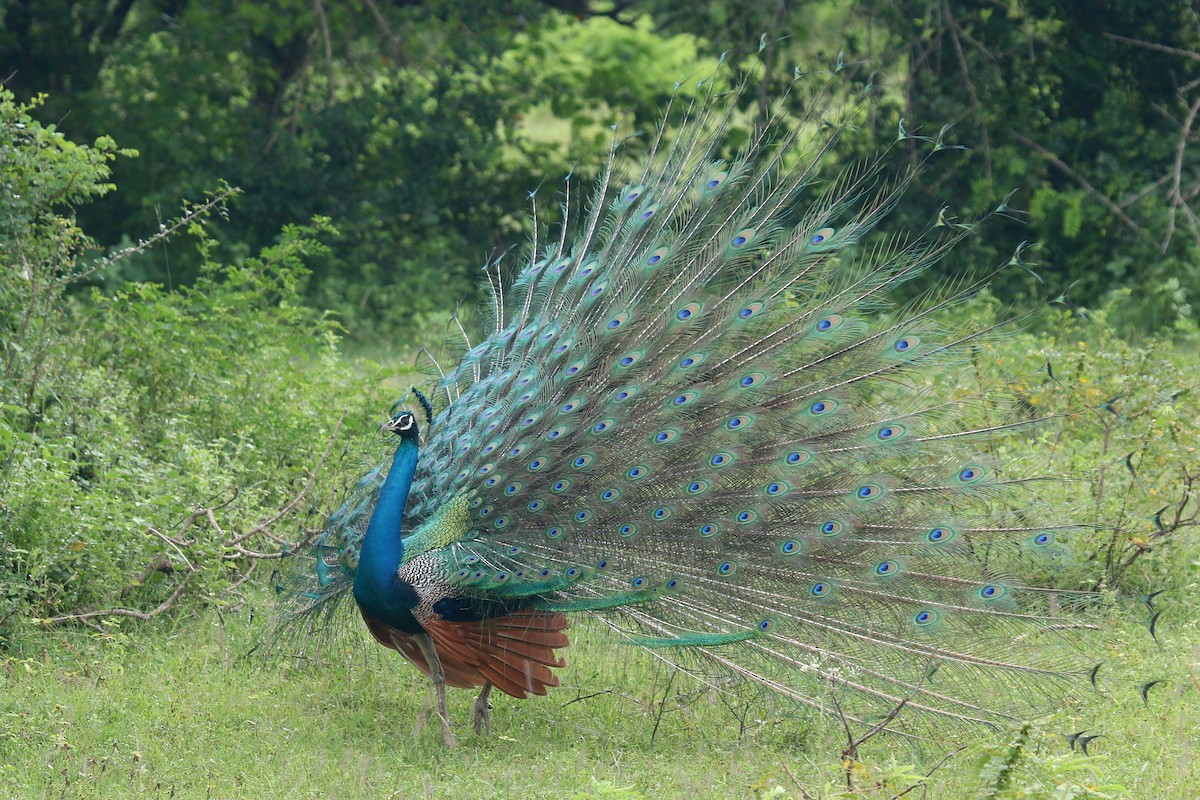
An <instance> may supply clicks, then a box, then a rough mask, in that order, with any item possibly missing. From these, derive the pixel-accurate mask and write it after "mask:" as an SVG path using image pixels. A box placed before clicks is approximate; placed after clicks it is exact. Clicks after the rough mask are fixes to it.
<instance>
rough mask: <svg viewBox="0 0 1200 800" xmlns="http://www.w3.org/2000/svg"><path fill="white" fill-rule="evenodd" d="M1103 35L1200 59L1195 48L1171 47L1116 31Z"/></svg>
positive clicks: (1114, 39) (1106, 37) (1150, 48)
mask: <svg viewBox="0 0 1200 800" xmlns="http://www.w3.org/2000/svg"><path fill="white" fill-rule="evenodd" d="M1103 35H1104V38H1105V39H1112V40H1113V41H1114V42H1124V43H1125V44H1132V45H1136V46H1137V47H1144V48H1146V49H1147V50H1157V51H1159V52H1160V53H1170V54H1171V55H1174V56H1183V57H1184V58H1190V59H1192V60H1193V61H1200V53H1198V52H1196V51H1195V50H1183V49H1181V48H1178V47H1171V46H1169V45H1165V44H1158V43H1157V42H1147V41H1143V40H1142V39H1130V38H1129V37H1128V36H1120V35H1118V34H1115V33H1108V32H1105V33H1104V34H1103Z"/></svg>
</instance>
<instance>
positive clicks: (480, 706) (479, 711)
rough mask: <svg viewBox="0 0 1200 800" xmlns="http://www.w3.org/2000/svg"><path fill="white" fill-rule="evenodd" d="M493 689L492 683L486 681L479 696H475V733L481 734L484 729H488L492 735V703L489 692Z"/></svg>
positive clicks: (488, 732) (488, 733) (489, 734)
mask: <svg viewBox="0 0 1200 800" xmlns="http://www.w3.org/2000/svg"><path fill="white" fill-rule="evenodd" d="M491 691H492V685H491V684H490V683H485V684H484V685H483V691H481V692H480V693H479V697H477V698H475V735H476V736H479V735H480V733H481V732H482V731H483V730H486V731H487V735H488V736H491V735H492V704H491V703H489V702H488V694H490V693H491Z"/></svg>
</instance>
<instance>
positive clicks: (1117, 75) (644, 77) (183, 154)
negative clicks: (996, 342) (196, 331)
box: [0, 0, 1200, 340]
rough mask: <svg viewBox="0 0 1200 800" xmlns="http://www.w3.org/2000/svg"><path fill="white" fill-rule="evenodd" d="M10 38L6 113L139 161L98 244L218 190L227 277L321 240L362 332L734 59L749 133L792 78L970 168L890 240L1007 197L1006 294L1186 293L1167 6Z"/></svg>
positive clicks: (864, 141)
mask: <svg viewBox="0 0 1200 800" xmlns="http://www.w3.org/2000/svg"><path fill="white" fill-rule="evenodd" d="M0 20H2V27H0V71H2V73H3V75H2V76H0V77H3V78H4V83H5V85H6V86H7V88H9V89H10V90H11V91H13V92H14V93H15V95H16V96H17V97H18V99H29V98H32V97H34V96H36V95H38V94H40V93H46V95H47V97H46V98H45V101H44V102H43V103H42V104H41V105H40V106H37V107H36V108H34V109H33V110H32V111H31V113H33V114H35V115H36V116H37V118H38V119H39V121H41V122H43V123H54V124H56V125H57V127H58V128H59V129H60V130H62V131H64V132H65V133H66V134H67V135H68V136H70V137H71V138H73V139H75V140H94V139H95V138H97V137H99V136H101V135H103V134H111V135H112V136H113V137H115V139H116V141H117V143H118V144H119V145H121V146H122V147H125V148H130V149H132V150H136V151H137V153H138V155H137V157H136V158H119V159H117V160H116V161H115V162H114V163H113V164H112V172H113V180H114V182H115V183H116V185H117V186H119V187H120V189H119V191H117V192H113V193H111V194H109V195H107V196H105V197H103V198H101V199H100V200H99V201H98V202H95V203H92V204H90V205H88V206H87V207H86V208H82V209H81V210H80V212H79V217H80V222H81V225H82V226H83V228H84V229H86V230H87V231H88V232H89V233H90V234H91V235H92V236H93V237H94V238H95V240H96V241H97V242H98V243H99V244H100V245H101V246H104V247H107V248H117V247H120V246H122V245H123V244H127V243H128V242H129V241H131V240H133V239H135V238H136V237H137V236H138V235H139V234H140V233H141V232H143V231H146V230H153V229H154V228H155V227H156V226H157V225H158V224H160V223H161V222H162V221H163V220H164V219H167V218H170V217H172V216H174V215H175V213H176V210H177V209H178V207H179V205H180V203H181V202H182V201H184V200H185V199H187V200H197V199H199V198H201V197H202V196H203V195H204V193H205V192H206V191H208V190H211V189H213V188H214V187H215V186H216V185H217V183H218V182H219V181H221V180H225V181H228V182H229V183H231V184H233V185H236V186H238V187H240V188H241V190H242V195H241V198H240V199H239V200H238V201H237V202H236V204H235V205H234V208H233V210H232V213H231V214H230V217H229V220H228V222H227V223H226V224H224V225H223V226H221V228H220V230H219V231H217V234H216V235H217V236H218V239H219V243H220V247H222V248H223V250H224V251H225V257H226V258H228V259H231V260H235V261H236V260H238V259H242V258H246V257H248V256H249V254H251V253H254V252H257V251H258V250H259V249H261V248H262V247H265V246H268V245H270V244H272V243H273V242H276V241H277V240H278V238H279V236H280V231H281V229H282V228H283V227H284V226H285V225H288V224H300V223H304V222H306V221H307V220H309V219H311V218H312V217H314V216H325V217H329V218H330V219H331V220H332V221H333V223H334V225H335V226H336V227H337V228H338V230H339V231H340V236H338V237H337V238H335V239H332V240H331V241H329V242H328V244H329V251H328V253H326V254H325V255H323V256H320V257H319V258H318V259H317V260H316V262H315V263H314V264H313V270H314V274H313V278H312V280H311V282H310V284H309V286H308V289H307V299H308V302H310V303H312V304H313V305H314V306H316V307H318V308H322V309H325V308H328V309H332V310H334V311H336V312H338V313H339V314H340V317H341V319H342V321H343V324H344V325H346V326H347V328H348V329H349V330H350V331H351V333H352V334H353V335H354V336H356V337H358V338H361V339H365V340H369V339H376V338H378V337H380V336H384V337H392V336H405V335H410V334H412V333H414V332H415V331H417V330H420V329H421V328H422V326H426V325H428V324H429V323H430V322H431V321H433V320H436V319H438V318H439V317H444V316H445V315H446V314H448V313H450V312H451V311H452V310H453V308H454V307H455V305H456V304H457V303H460V302H466V303H468V304H469V303H472V302H473V301H474V300H475V299H477V295H476V292H477V291H478V285H477V284H478V281H477V278H478V269H479V267H480V266H481V265H483V264H484V263H486V262H487V261H488V260H489V259H490V258H492V257H494V256H495V255H496V254H497V253H500V252H502V251H503V250H504V248H506V247H510V246H512V245H514V244H519V243H520V242H522V241H523V240H525V239H526V238H527V237H526V231H527V228H528V224H529V223H528V221H527V218H528V211H529V208H530V205H531V201H530V196H531V194H532V193H533V192H535V191H538V190H540V192H541V194H540V195H539V196H538V206H539V214H549V215H550V216H551V217H553V215H554V213H555V212H556V210H557V209H556V208H555V207H556V205H557V204H558V203H559V201H560V199H561V194H562V193H561V190H560V187H561V184H560V183H559V181H560V179H561V178H562V177H563V176H564V175H571V176H572V177H573V178H574V179H575V180H576V181H578V182H580V183H582V184H583V185H585V186H586V181H587V179H588V178H589V176H590V175H592V174H594V172H595V170H596V168H597V165H598V164H599V163H600V161H601V160H602V159H603V158H604V157H605V154H606V153H607V149H608V145H609V142H610V140H611V137H612V135H613V134H612V131H611V130H610V129H609V126H612V125H617V126H618V129H619V130H621V131H623V132H625V133H628V132H632V131H635V130H638V129H646V128H653V127H655V126H656V125H657V124H658V122H659V119H658V114H659V109H660V108H661V107H662V106H663V105H664V104H665V102H666V101H667V100H668V99H669V97H670V95H671V93H672V90H673V87H675V86H676V84H677V83H683V84H688V83H690V82H694V81H695V80H696V79H698V78H702V77H704V76H706V75H710V74H711V73H712V71H713V69H714V67H715V64H716V63H717V60H718V59H719V58H720V56H721V53H722V52H728V53H730V54H731V55H730V56H729V57H728V58H727V60H729V61H733V62H735V63H736V64H737V65H738V66H740V67H742V68H745V69H748V70H750V71H751V72H752V73H753V76H754V77H753V80H754V81H757V82H758V83H759V84H760V88H759V89H758V90H757V91H752V92H748V93H747V95H746V97H745V98H744V102H745V103H746V104H747V108H748V112H749V113H751V114H752V113H753V111H754V105H755V104H756V103H760V104H761V103H765V101H766V99H767V98H773V97H779V96H781V95H782V94H783V92H784V91H785V90H786V87H787V86H788V84H790V83H791V82H792V81H793V80H794V78H795V75H796V74H797V72H798V71H799V72H809V73H813V72H816V73H822V72H828V71H829V70H831V69H833V68H834V67H835V65H838V66H840V67H841V69H842V70H843V71H844V72H846V73H853V74H854V75H855V77H856V78H858V79H860V80H861V79H865V78H866V76H867V75H868V74H871V73H874V78H873V81H874V83H875V84H876V85H877V86H878V87H879V88H878V92H879V95H880V97H879V100H878V102H877V103H876V104H875V105H874V106H873V107H872V110H871V114H870V118H869V119H867V120H864V131H863V133H864V135H863V136H862V137H861V138H858V139H854V140H848V141H847V142H845V145H844V146H845V147H846V148H847V149H848V150H850V151H857V153H858V154H862V153H865V152H869V151H870V150H871V149H873V148H878V147H879V146H881V145H884V146H886V144H887V143H888V142H890V141H893V140H894V139H895V138H896V136H895V131H896V130H897V129H898V127H899V126H901V125H903V126H904V127H905V128H906V129H907V130H917V131H920V132H922V133H927V134H929V135H930V136H934V135H937V133H938V131H939V130H940V129H941V128H942V127H943V126H944V125H951V126H953V127H952V129H951V132H950V133H949V134H948V135H949V136H950V137H951V138H953V139H954V141H956V142H958V143H960V144H963V145H966V146H967V147H969V148H970V150H969V153H968V154H967V156H966V157H965V158H957V159H944V160H939V161H937V162H936V163H934V164H931V165H930V167H929V168H928V169H927V174H926V178H925V179H924V181H923V183H922V184H921V189H920V193H919V194H916V195H913V196H912V199H911V200H910V201H909V202H907V203H906V205H905V206H904V207H903V208H902V209H900V211H899V213H898V215H897V219H896V224H897V226H908V225H912V224H925V223H927V222H928V221H929V220H931V219H934V218H936V216H937V214H938V213H939V210H940V209H943V208H946V209H948V212H949V213H953V214H955V215H961V216H968V217H969V216H971V215H977V214H980V213H982V212H984V211H986V210H988V209H991V208H994V207H995V206H996V205H997V204H999V203H1000V202H1001V201H1002V200H1003V199H1004V198H1005V197H1007V196H1008V195H1009V194H1010V192H1012V193H1013V196H1012V199H1011V200H1010V201H1009V202H1010V205H1012V206H1013V207H1014V208H1019V209H1023V212H1022V213H1014V214H1012V216H1013V218H1014V220H1013V222H1012V223H1011V224H1002V225H992V226H989V228H988V229H987V230H985V231H984V232H983V233H982V234H981V235H980V236H979V237H977V238H976V239H975V240H974V241H973V243H972V244H971V245H970V247H969V248H968V249H967V250H965V251H964V253H963V255H961V256H960V258H972V259H977V260H980V261H1003V260H1004V259H1006V258H1007V257H1008V254H1009V253H1011V252H1012V250H1013V249H1014V248H1015V247H1017V246H1018V245H1019V244H1020V243H1021V242H1023V241H1032V242H1037V243H1038V244H1039V247H1040V250H1039V251H1038V252H1037V261H1038V262H1039V266H1038V267H1036V275H1035V274H1034V273H1032V272H1031V273H1030V274H1029V277H1028V280H1026V281H1013V282H1009V283H1006V285H1003V286H998V287H996V291H997V293H998V294H1000V295H1001V296H1002V298H1004V299H1007V300H1019V301H1020V302H1023V303H1027V302H1029V301H1030V300H1035V301H1036V300H1043V299H1053V298H1059V299H1060V302H1062V303H1064V304H1065V305H1067V306H1068V307H1071V308H1073V309H1082V308H1084V307H1089V306H1097V305H1100V304H1103V303H1104V302H1105V300H1106V298H1107V297H1109V295H1110V293H1111V292H1112V291H1114V290H1115V289H1119V288H1121V287H1130V288H1132V289H1133V290H1134V292H1133V293H1132V294H1131V295H1126V296H1125V299H1123V300H1122V301H1121V303H1120V308H1119V309H1117V313H1116V314H1114V315H1113V316H1112V317H1110V318H1112V319H1115V320H1116V321H1118V322H1119V323H1120V324H1121V325H1122V327H1123V328H1124V329H1126V330H1127V331H1130V332H1139V331H1141V332H1145V331H1155V330H1164V329H1170V328H1171V327H1173V326H1177V325H1187V324H1189V320H1190V319H1191V318H1192V315H1193V311H1192V305H1193V304H1194V303H1195V297H1196V293H1197V291H1200V288H1198V287H1200V266H1198V265H1200V258H1198V256H1200V225H1198V224H1197V220H1196V217H1195V215H1194V213H1193V211H1192V202H1193V200H1194V198H1195V196H1196V195H1197V194H1200V182H1198V181H1197V179H1196V161H1197V156H1196V148H1195V147H1192V144H1193V139H1194V136H1195V134H1194V130H1193V129H1194V128H1195V124H1194V123H1195V117H1196V114H1197V112H1198V111H1200V21H1198V20H1197V18H1196V16H1195V14H1194V12H1193V10H1192V9H1191V4H1189V3H1186V2H1182V0H1169V1H1168V2H1163V3H1155V4H1151V5H1149V6H1148V5H1147V4H1145V3H1138V2H1133V0H1121V1H1120V2H1114V3H1105V4H1102V5H1100V6H1097V5H1095V4H1079V3H1062V2H1041V1H1038V0H1015V1H1014V2H1008V3H1001V2H993V1H990V0H989V1H986V2H980V1H978V0H976V1H965V0H943V2H930V0H923V1H921V2H916V1H915V0H860V2H855V3H849V2H838V1H837V0H819V1H816V0H814V1H811V2H799V3H790V4H784V3H781V2H778V0H772V1H771V2H760V1H758V0H753V1H752V2H740V3H733V2H729V1H728V0H709V1H708V2H700V3H689V4H680V3H677V2H671V1H669V0H645V1H644V2H639V1H638V0H617V2H598V1H596V2H589V0H545V1H544V2H540V1H539V0H512V1H511V2H506V3H502V4H492V3H477V2H471V1H470V0H422V1H420V2H417V1H414V0H352V1H351V2H345V3H328V2H323V0H284V2H273V3H266V2H240V1H239V2H234V0H213V1H212V2H203V3H201V2H194V1H193V0H116V2H103V3H101V2H66V0H50V1H49V2H40V1H39V2H29V0H0ZM764 107H765V106H764ZM905 146H907V145H905ZM913 158H914V159H915V158H917V154H916V152H915V151H914V153H913ZM943 213H946V212H943ZM199 266H200V261H199V259H197V258H196V257H195V256H194V254H192V253H191V252H190V249H189V248H185V247H171V246H162V247H159V248H156V249H154V250H151V251H149V252H146V253H144V254H143V255H141V256H140V257H138V258H132V259H126V260H125V261H123V262H122V263H121V264H120V266H119V267H117V268H114V269H112V270H109V271H106V272H104V273H102V274H98V275H97V276H96V280H97V281H102V282H103V283H104V284H105V285H106V286H107V287H108V288H109V289H110V290H111V289H115V288H117V287H119V286H120V285H121V284H122V283H123V282H124V281H126V280H130V279H136V280H142V279H149V280H154V281H158V282H162V283H164V284H167V285H173V284H185V285H186V284H189V283H191V282H193V281H195V280H196V279H197V277H198V276H199V272H198V270H199ZM952 268H953V265H952V264H949V265H947V269H952Z"/></svg>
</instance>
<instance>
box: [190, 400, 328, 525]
mask: <svg viewBox="0 0 1200 800" xmlns="http://www.w3.org/2000/svg"><path fill="white" fill-rule="evenodd" d="M348 411H349V409H348V408H343V409H342V415H341V416H340V417H338V421H337V424H336V425H334V427H333V433H331V434H329V440H328V442H327V443H326V444H325V451H324V452H323V453H321V457H320V458H319V459H317V463H316V464H315V465H314V466H313V468H312V470H311V471H310V472H309V475H308V480H307V481H306V482H305V484H304V486H303V487H302V488H301V489H300V491H299V493H298V494H297V495H296V496H295V497H293V498H292V499H291V500H290V501H288V502H287V503H285V504H284V505H283V507H282V508H280V509H279V510H278V511H277V512H275V513H274V514H272V515H271V516H270V517H267V518H266V519H265V520H262V521H261V522H259V523H257V524H256V525H255V526H254V527H253V528H251V529H250V530H249V531H247V532H246V533H243V534H241V535H239V536H235V537H234V538H233V539H230V540H229V541H227V542H225V546H226V547H237V546H238V545H240V544H241V543H242V542H244V541H246V540H247V539H249V538H250V537H252V536H254V535H255V534H258V533H263V534H265V535H267V536H268V537H269V538H271V539H273V540H274V541H275V542H276V543H281V542H280V541H279V540H278V539H275V537H273V536H270V533H269V532H268V531H267V529H268V528H269V527H270V526H272V525H274V524H275V523H276V522H278V521H279V520H281V519H282V518H283V517H285V516H287V515H288V514H290V513H292V511H294V510H295V509H296V506H298V505H300V501H301V500H303V499H304V496H305V495H306V494H308V492H309V490H310V489H312V487H313V484H314V483H316V482H317V475H318V474H320V472H321V467H322V466H324V464H325V460H326V459H327V458H329V453H330V451H331V450H332V449H333V443H334V441H336V440H337V435H338V432H339V431H340V430H341V429H342V423H343V422H344V421H345V420H346V414H347V412H348ZM213 524H214V525H216V523H215V522H214V523H213ZM218 530H220V528H218Z"/></svg>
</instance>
